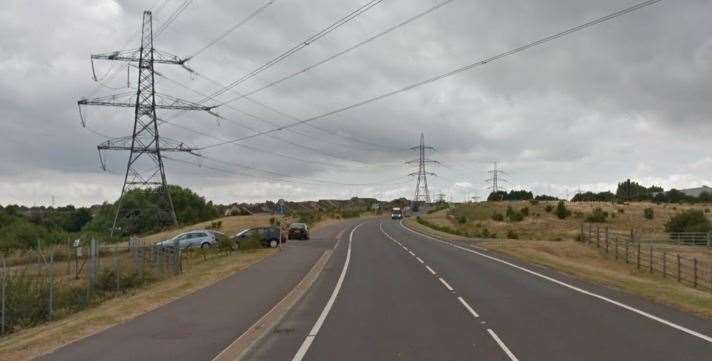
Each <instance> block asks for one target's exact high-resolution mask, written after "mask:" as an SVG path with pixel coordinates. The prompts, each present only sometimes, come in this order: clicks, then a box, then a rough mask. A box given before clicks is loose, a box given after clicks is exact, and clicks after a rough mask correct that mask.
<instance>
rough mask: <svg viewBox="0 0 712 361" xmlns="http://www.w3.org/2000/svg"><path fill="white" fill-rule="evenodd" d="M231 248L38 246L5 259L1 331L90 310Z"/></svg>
mask: <svg viewBox="0 0 712 361" xmlns="http://www.w3.org/2000/svg"><path fill="white" fill-rule="evenodd" d="M224 251H225V250H224V249H219V248H217V247H215V248H211V249H197V250H187V251H184V250H181V249H180V248H179V247H166V246H155V245H146V244H145V243H144V242H143V241H140V240H135V239H134V240H130V241H129V242H127V243H123V244H113V245H112V244H102V243H101V242H99V241H97V240H91V241H89V242H87V243H86V244H80V243H79V242H68V243H67V244H64V245H53V246H48V247H41V246H40V243H39V242H38V246H37V248H35V249H32V250H28V251H25V252H22V253H16V254H12V255H7V256H6V257H3V258H2V259H1V260H0V267H1V268H0V336H2V335H7V334H10V333H12V332H14V331H16V330H19V329H23V328H27V327H31V326H35V325H38V324H41V323H44V322H48V321H51V320H53V319H56V318H61V317H63V316H65V315H68V314H71V313H74V312H77V311H80V310H83V309H86V308H88V307H91V306H92V305H96V304H98V303H100V302H102V301H103V300H106V299H109V298H112V297H115V296H118V295H121V294H123V293H125V292H127V291H129V290H131V289H135V288H137V287H141V286H143V285H146V284H149V283H151V282H155V281H158V280H162V279H166V278H168V277H172V276H175V275H178V274H180V273H182V272H183V269H184V266H188V265H191V264H194V263H196V262H202V261H205V260H207V259H209V258H212V257H214V256H216V255H219V254H223V252H224Z"/></svg>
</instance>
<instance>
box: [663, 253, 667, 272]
mask: <svg viewBox="0 0 712 361" xmlns="http://www.w3.org/2000/svg"><path fill="white" fill-rule="evenodd" d="M664 277H667V252H665V251H663V278H664Z"/></svg>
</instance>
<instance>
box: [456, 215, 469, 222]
mask: <svg viewBox="0 0 712 361" xmlns="http://www.w3.org/2000/svg"><path fill="white" fill-rule="evenodd" d="M457 223H460V224H465V223H467V217H465V216H462V215H460V216H457Z"/></svg>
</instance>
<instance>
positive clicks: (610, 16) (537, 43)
mask: <svg viewBox="0 0 712 361" xmlns="http://www.w3.org/2000/svg"><path fill="white" fill-rule="evenodd" d="M661 1H663V0H648V1H644V2H642V3H638V4H636V5H633V6H630V7H627V8H625V9H623V10H619V11H616V12H614V13H611V14H608V15H606V16H603V17H600V18H597V19H595V20H592V21H589V22H586V23H584V24H581V25H578V26H575V27H572V28H569V29H566V30H564V31H561V32H558V33H556V34H553V35H549V36H546V37H544V38H541V39H539V40H535V41H532V42H530V43H527V44H525V45H522V46H520V47H517V48H514V49H512V50H508V51H505V52H502V53H499V54H497V55H494V56H491V57H488V58H485V59H482V60H478V61H476V62H474V63H471V64H468V65H465V66H462V67H459V68H456V69H454V70H451V71H448V72H446V73H443V74H440V75H437V76H434V77H431V78H427V79H424V80H421V81H419V82H416V83H413V84H410V85H407V86H405V87H402V88H399V89H396V90H393V91H390V92H387V93H383V94H381V95H377V96H374V97H371V98H368V99H366V100H362V101H360V102H357V103H354V104H351V105H348V106H345V107H342V108H338V109H334V110H331V111H329V112H326V113H322V114H319V115H316V116H313V117H310V118H307V119H303V120H300V121H297V122H293V123H290V124H286V125H283V126H281V127H278V128H274V129H270V130H265V131H262V132H260V133H257V134H252V135H248V136H244V137H240V138H235V139H233V140H231V141H230V142H222V143H215V144H211V145H207V146H204V147H203V148H212V147H218V146H221V145H224V144H228V143H234V142H240V141H243V140H247V139H251V138H256V137H260V136H263V135H266V134H270V133H274V132H279V131H282V130H285V129H289V128H292V127H295V126H298V125H301V124H305V123H309V122H313V121H315V120H318V119H322V118H326V117H328V116H331V115H334V114H338V113H341V112H344V111H347V110H351V109H354V108H358V107H361V106H364V105H366V104H369V103H373V102H376V101H379V100H381V99H384V98H388V97H391V96H393V95H396V94H399V93H403V92H406V91H409V90H412V89H415V88H418V87H420V86H423V85H426V84H429V83H433V82H435V81H438V80H441V79H444V78H447V77H450V76H453V75H456V74H459V73H462V72H465V71H468V70H471V69H473V68H475V67H477V66H481V65H486V64H489V63H491V62H493V61H496V60H500V59H502V58H505V57H508V56H510V55H514V54H517V53H520V52H523V51H525V50H528V49H530V48H533V47H536V46H540V45H542V44H545V43H547V42H550V41H553V40H556V39H558V38H561V37H564V36H566V35H569V34H572V33H575V32H578V31H581V30H584V29H586V28H589V27H591V26H594V25H597V24H600V23H603V22H605V21H608V20H611V19H614V18H617V17H619V16H622V15H625V14H628V13H631V12H633V11H636V10H639V9H642V8H644V7H647V6H650V5H653V4H656V3H659V2H661Z"/></svg>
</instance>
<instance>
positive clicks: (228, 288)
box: [0, 221, 354, 361]
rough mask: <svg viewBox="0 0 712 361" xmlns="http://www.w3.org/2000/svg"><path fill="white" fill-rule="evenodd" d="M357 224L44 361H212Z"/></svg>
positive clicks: (321, 233)
mask: <svg viewBox="0 0 712 361" xmlns="http://www.w3.org/2000/svg"><path fill="white" fill-rule="evenodd" d="M353 223H354V221H347V222H340V223H337V224H332V225H330V226H326V227H323V228H321V229H319V230H316V231H314V232H313V233H312V235H311V236H312V237H311V238H312V239H311V240H309V241H306V242H303V241H289V242H287V243H286V245H285V246H284V249H283V250H282V251H281V252H279V253H277V254H276V255H274V256H272V257H268V258H267V259H265V260H263V261H261V262H259V263H257V264H256V265H254V266H252V267H250V268H248V269H247V270H245V271H242V272H238V273H236V274H235V275H233V276H230V277H228V278H226V279H224V280H222V281H219V282H217V283H216V284H214V285H212V286H209V287H206V288H204V289H202V290H199V291H197V292H195V293H193V294H190V295H188V296H186V297H183V298H181V299H178V300H176V301H174V302H171V303H169V304H167V305H165V306H163V307H160V308H158V309H156V310H154V311H151V312H148V313H146V314H144V315H142V316H139V317H137V318H135V319H133V320H131V321H128V322H125V323H123V324H120V325H117V326H114V327H112V328H109V329H107V330H105V331H103V332H100V333H98V334H96V335H93V336H90V337H87V338H85V339H82V340H79V341H77V342H74V343H72V344H69V345H67V346H65V347H62V348H60V349H58V350H56V351H55V352H53V353H50V354H48V355H45V356H44V357H41V358H40V359H41V360H53V361H58V360H67V361H83V360H87V361H89V360H91V361H114V360H116V361H119V360H120V361H127V360H132V361H134V360H146V361H149V360H150V361H163V360H165V361H194V360H211V359H212V358H213V357H215V356H216V355H217V354H218V353H220V352H221V351H222V350H223V349H224V348H225V347H227V346H228V345H229V344H230V343H232V342H233V341H234V340H235V339H236V338H237V337H239V336H240V335H241V334H242V333H243V332H245V330H247V329H248V328H249V327H250V326H251V325H252V324H254V323H255V322H256V321H257V320H259V319H260V317H262V315H264V314H265V313H267V312H268V311H269V310H270V309H271V308H272V306H274V305H275V304H276V303H277V302H279V301H280V300H281V299H282V298H283V297H284V296H285V295H286V294H287V293H288V292H289V291H290V290H292V288H294V286H295V285H296V284H297V283H299V281H301V280H302V278H303V277H304V275H306V273H307V272H308V271H309V269H311V267H312V265H313V264H314V263H315V262H316V261H317V259H319V257H320V256H321V255H322V254H323V253H324V251H325V250H327V249H331V248H332V247H333V246H334V244H335V243H336V238H337V236H338V235H339V234H342V233H343V231H344V230H345V229H347V228H348V227H351V225H352V224H353ZM0 359H2V357H0Z"/></svg>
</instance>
